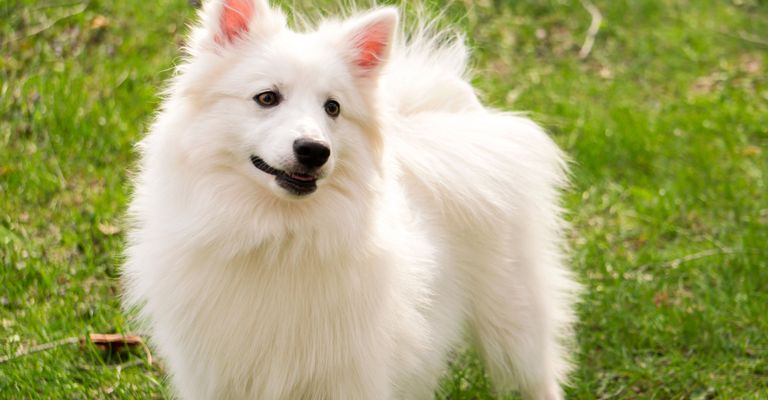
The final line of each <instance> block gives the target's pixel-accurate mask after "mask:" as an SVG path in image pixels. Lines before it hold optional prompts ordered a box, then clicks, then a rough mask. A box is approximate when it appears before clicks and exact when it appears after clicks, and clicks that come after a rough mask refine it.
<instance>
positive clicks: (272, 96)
mask: <svg viewBox="0 0 768 400" xmlns="http://www.w3.org/2000/svg"><path fill="white" fill-rule="evenodd" d="M253 99H254V100H255V101H256V102H257V103H259V105H260V106H262V107H274V106H276V105H278V103H280V95H279V94H277V93H275V92H273V91H268V92H263V93H259V94H257V95H256V96H253Z"/></svg>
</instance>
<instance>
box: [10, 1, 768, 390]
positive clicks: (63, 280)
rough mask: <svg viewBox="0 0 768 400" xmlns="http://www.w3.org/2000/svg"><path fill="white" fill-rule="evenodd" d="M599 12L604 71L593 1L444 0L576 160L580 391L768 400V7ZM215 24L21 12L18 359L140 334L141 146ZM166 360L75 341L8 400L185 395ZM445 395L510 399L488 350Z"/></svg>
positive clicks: (22, 380) (20, 5) (482, 76)
mask: <svg viewBox="0 0 768 400" xmlns="http://www.w3.org/2000/svg"><path fill="white" fill-rule="evenodd" d="M304 3H306V4H304V5H303V6H302V5H301V4H299V5H297V4H294V3H290V4H284V3H283V4H282V5H283V6H284V7H286V8H291V7H299V8H308V9H311V8H312V6H311V5H308V2H304ZM315 4H317V3H315ZM594 5H595V6H596V7H597V9H599V11H600V13H601V14H602V17H603V23H602V25H601V27H600V30H599V32H598V34H597V36H596V40H595V43H594V47H593V48H592V50H591V52H590V53H589V55H588V56H587V57H586V58H583V59H582V58H580V57H579V50H580V48H581V46H582V44H583V42H584V39H585V35H586V32H587V29H588V27H589V25H590V21H591V16H590V14H589V12H588V11H587V9H586V8H585V3H582V2H581V1H577V0H538V1H535V0H518V1H511V0H510V1H501V0H496V1H491V0H483V1H477V2H472V1H469V0H466V1H463V2H462V1H454V2H452V3H450V4H448V5H443V4H430V5H429V7H431V8H433V9H435V10H442V11H444V12H445V14H446V16H447V18H448V19H449V20H454V21H457V22H456V25H457V26H458V27H459V29H460V30H462V31H464V32H466V34H467V37H468V41H469V43H470V45H471V46H472V47H473V48H474V49H475V52H474V58H473V65H474V69H475V75H474V76H475V84H476V86H477V87H478V89H479V90H480V91H481V92H482V93H483V97H484V99H485V100H486V101H487V102H488V103H489V104H491V105H493V106H496V107H500V108H505V109H515V110H527V111H531V113H532V114H531V115H532V117H533V118H534V119H536V120H538V121H539V122H541V123H543V124H544V125H546V126H547V128H548V129H549V130H550V132H552V134H553V136H554V138H555V140H556V141H557V142H558V143H559V144H560V145H561V146H562V147H563V148H564V149H565V150H566V151H567V152H568V153H569V154H570V155H571V156H572V158H573V160H574V164H573V180H574V185H573V189H572V190H571V191H570V192H569V193H568V194H567V195H566V202H565V203H566V208H567V209H568V212H569V214H568V219H569V220H570V221H571V222H572V225H573V231H572V232H571V234H570V243H571V246H572V248H573V251H572V264H573V268H574V269H575V270H576V271H577V273H578V275H579V277H580V279H581V281H582V282H583V283H584V284H585V285H586V287H587V291H586V293H585V297H584V301H583V303H582V304H581V305H580V308H579V313H580V318H581V323H580V324H579V326H578V355H577V360H578V369H577V370H576V372H575V374H574V376H573V382H572V385H571V387H570V388H569V389H568V397H569V398H573V399H593V398H622V399H643V398H658V399H682V398H685V399H688V398H694V399H713V398H718V399H735V398H748V399H764V398H768V334H767V332H768V247H767V246H766V244H767V243H768V187H766V185H767V182H766V178H767V177H766V175H768V78H767V77H768V74H767V73H766V71H767V68H766V63H768V2H766V1H762V0H751V1H750V0H731V1H726V0H719V1H716V0H674V1H673V0H614V1H611V0H594ZM408 8H409V9H411V8H413V2H410V3H409V6H408ZM193 13H194V9H193V7H191V6H190V4H189V3H188V2H187V1H186V0H162V1H156V2H138V1H126V2H113V1H104V0H92V1H81V0H47V1H46V0H41V1H31V0H23V1H19V0H0V46H1V47H0V263H1V264H0V266H1V267H2V269H0V357H2V356H11V355H13V354H15V352H17V351H19V350H20V349H27V348H30V347H32V346H35V345H37V344H40V343H46V342H51V341H55V340H59V339H62V338H66V337H72V336H84V335H86V334H88V333H90V332H132V330H131V323H130V318H129V317H127V316H125V315H124V314H123V313H122V312H121V310H120V307H119V297H118V296H119V291H120V289H119V285H118V280H117V278H118V267H119V264H120V251H121V248H122V240H123V239H122V235H123V232H122V229H123V226H122V223H121V216H122V215H123V212H124V210H125V206H126V202H127V195H128V178H129V176H130V172H129V171H130V169H131V167H132V165H133V162H134V160H135V153H134V152H133V150H132V144H133V143H135V142H136V141H137V140H138V139H139V138H140V137H141V136H142V133H143V132H144V131H145V130H146V128H147V124H148V123H149V122H150V120H151V117H152V112H153V110H154V109H155V108H156V106H157V105H158V102H159V99H158V88H161V87H162V84H163V81H164V80H165V79H166V78H168V77H169V76H170V74H171V73H172V68H173V65H174V63H175V62H176V61H178V58H179V51H178V48H179V46H180V44H181V43H182V41H183V35H184V33H185V31H186V26H185V24H187V23H188V22H189V21H191V18H192V16H193ZM145 358H146V357H145V355H144V353H143V352H141V351H135V352H131V353H128V354H122V355H121V354H107V353H104V352H100V351H98V350H97V349H96V348H95V347H93V346H85V347H84V348H79V347H77V346H74V345H73V346H60V347H56V348H54V349H52V350H49V351H45V352H40V353H35V354H31V355H28V356H25V357H21V358H16V359H12V360H10V361H7V362H4V363H0V398H163V397H168V396H169V389H168V386H167V383H166V382H165V380H164V378H163V366H162V363H155V364H153V365H152V366H148V365H146V364H145V363H143V362H141V361H142V360H143V359H145ZM502 397H503V396H502ZM513 397H514V395H513ZM437 398H440V399H490V398H495V397H494V395H493V394H492V393H491V392H490V391H489V385H488V382H487V380H486V379H485V377H484V374H483V371H482V368H481V367H480V366H479V363H478V361H477V359H476V358H475V357H474V356H473V355H472V352H471V351H467V352H465V353H462V354H459V355H457V357H456V358H455V360H454V362H453V363H452V368H451V370H450V372H449V373H448V374H446V378H445V379H444V383H443V385H442V387H441V390H440V392H439V393H438V394H437ZM504 398H506V397H504Z"/></svg>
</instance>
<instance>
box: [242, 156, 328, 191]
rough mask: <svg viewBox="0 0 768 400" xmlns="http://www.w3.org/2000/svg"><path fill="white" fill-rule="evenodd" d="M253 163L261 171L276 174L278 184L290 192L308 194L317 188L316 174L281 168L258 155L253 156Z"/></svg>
mask: <svg viewBox="0 0 768 400" xmlns="http://www.w3.org/2000/svg"><path fill="white" fill-rule="evenodd" d="M251 163H253V166H255V167H256V168H258V169H259V170H260V171H263V172H265V173H267V174H270V175H274V176H275V182H277V185H278V186H280V187H281V188H283V189H285V190H286V191H287V192H288V193H290V194H293V195H295V196H306V195H308V194H311V193H313V192H314V191H315V190H317V177H316V176H314V175H310V174H306V173H299V172H286V171H283V170H279V169H277V168H274V167H272V166H271V165H269V164H267V163H266V162H265V161H264V160H262V159H261V158H259V157H257V156H251Z"/></svg>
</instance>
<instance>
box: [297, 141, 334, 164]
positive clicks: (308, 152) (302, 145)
mask: <svg viewBox="0 0 768 400" xmlns="http://www.w3.org/2000/svg"><path fill="white" fill-rule="evenodd" d="M293 153H294V154H296V159H297V160H298V161H299V163H300V164H301V165H303V166H305V167H308V168H317V167H319V166H321V165H323V164H325V162H326V161H328V156H330V155H331V149H329V148H328V146H326V145H324V144H322V143H320V142H316V141H314V140H309V139H297V140H296V141H295V142H293Z"/></svg>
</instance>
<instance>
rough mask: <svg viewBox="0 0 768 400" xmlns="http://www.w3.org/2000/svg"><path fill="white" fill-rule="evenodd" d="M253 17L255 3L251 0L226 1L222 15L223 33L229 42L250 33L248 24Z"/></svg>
mask: <svg viewBox="0 0 768 400" xmlns="http://www.w3.org/2000/svg"><path fill="white" fill-rule="evenodd" d="M251 17H253V3H251V1H250V0H226V1H225V2H224V10H223V11H222V13H221V21H220V22H221V32H222V33H223V34H224V36H226V39H227V40H228V41H230V42H231V41H232V40H234V39H235V38H236V37H238V36H240V34H241V33H243V32H248V23H249V22H250V21H251Z"/></svg>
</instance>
